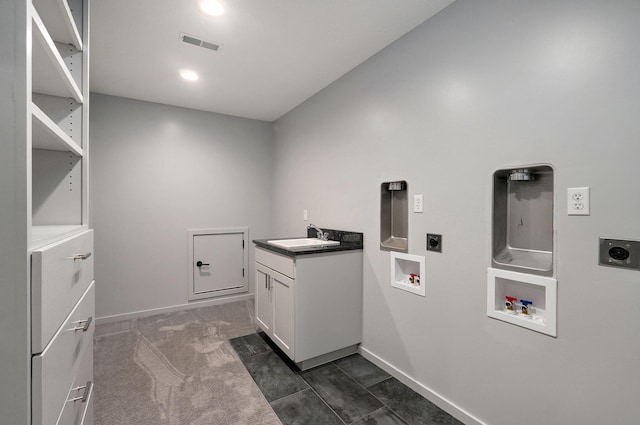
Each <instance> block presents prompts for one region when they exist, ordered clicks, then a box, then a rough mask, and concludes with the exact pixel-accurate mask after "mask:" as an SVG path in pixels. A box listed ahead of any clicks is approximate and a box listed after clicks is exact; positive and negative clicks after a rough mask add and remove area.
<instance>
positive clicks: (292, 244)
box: [267, 238, 340, 248]
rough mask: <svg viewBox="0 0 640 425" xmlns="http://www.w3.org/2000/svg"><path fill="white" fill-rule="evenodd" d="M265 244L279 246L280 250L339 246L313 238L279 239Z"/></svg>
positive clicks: (333, 242) (335, 242) (336, 242)
mask: <svg viewBox="0 0 640 425" xmlns="http://www.w3.org/2000/svg"><path fill="white" fill-rule="evenodd" d="M267 243H269V244H271V245H275V246H279V247H282V248H300V247H315V246H331V245H340V242H338V241H323V240H322V239H315V238H296V239H280V240H273V241H267Z"/></svg>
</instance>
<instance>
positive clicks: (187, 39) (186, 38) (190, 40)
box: [180, 33, 222, 52]
mask: <svg viewBox="0 0 640 425" xmlns="http://www.w3.org/2000/svg"><path fill="white" fill-rule="evenodd" d="M180 40H181V41H182V42H183V43H187V44H192V45H194V46H198V47H202V48H205V49H209V50H213V51H214V52H219V51H220V49H222V44H219V43H214V42H212V41H205V40H202V39H200V38H198V37H194V36H192V35H187V34H184V33H183V34H180Z"/></svg>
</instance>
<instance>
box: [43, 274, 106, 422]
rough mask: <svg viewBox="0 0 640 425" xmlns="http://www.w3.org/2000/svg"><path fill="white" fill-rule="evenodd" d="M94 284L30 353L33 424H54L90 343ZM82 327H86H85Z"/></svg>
mask: <svg viewBox="0 0 640 425" xmlns="http://www.w3.org/2000/svg"><path fill="white" fill-rule="evenodd" d="M94 296H95V284H94V283H91V285H89V288H88V289H87V291H86V292H85V293H84V294H83V295H82V297H81V298H80V301H79V302H78V304H77V305H76V307H75V308H74V309H73V310H72V311H71V314H70V315H69V317H68V318H67V320H65V322H64V324H63V325H62V327H61V328H60V329H59V330H58V332H57V333H56V334H55V335H54V337H53V340H51V343H50V344H49V345H48V346H47V348H46V349H45V350H44V351H43V352H42V354H39V355H37V356H33V359H32V364H31V369H32V387H31V391H32V403H33V407H32V412H33V423H34V424H35V425H49V424H51V425H55V424H56V419H57V418H58V415H59V413H60V411H61V410H62V407H63V405H64V404H65V402H66V400H67V395H68V393H69V389H70V388H72V386H71V385H72V384H73V382H74V380H75V377H76V375H77V373H78V371H79V370H80V364H81V362H82V360H83V358H84V354H85V352H87V349H88V347H90V346H91V345H92V344H93V331H94V329H95V323H94V321H93V316H94V311H95V300H94ZM85 329H86V330H85Z"/></svg>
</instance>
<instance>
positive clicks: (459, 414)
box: [358, 346, 487, 425]
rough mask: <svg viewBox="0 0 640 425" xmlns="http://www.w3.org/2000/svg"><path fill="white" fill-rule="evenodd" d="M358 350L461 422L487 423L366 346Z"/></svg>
mask: <svg viewBox="0 0 640 425" xmlns="http://www.w3.org/2000/svg"><path fill="white" fill-rule="evenodd" d="M358 352H359V353H360V354H361V355H362V357H364V358H365V359H367V360H369V361H370V362H371V363H373V364H375V365H376V366H378V367H379V368H380V369H382V370H384V371H385V372H387V373H388V374H390V375H391V376H393V377H394V378H396V379H397V380H398V381H400V382H402V383H403V384H405V385H406V386H407V387H409V388H411V389H412V390H413V391H415V392H417V393H418V394H420V395H421V396H422V397H424V398H426V399H427V400H429V401H430V402H432V403H433V404H435V405H436V406H438V407H439V408H441V409H442V410H444V411H445V412H447V413H449V414H450V415H452V416H453V417H455V418H456V419H458V420H459V421H461V422H463V423H464V424H465V425H487V424H486V423H485V422H482V421H481V420H479V419H477V418H475V417H473V416H471V415H470V414H469V413H468V412H466V411H465V410H463V409H462V408H460V407H459V406H457V405H456V404H454V403H452V402H451V401H449V400H447V399H446V398H444V397H442V396H441V395H440V394H438V393H436V392H435V391H433V390H431V389H429V388H428V387H427V386H426V385H424V384H422V383H420V382H418V381H416V380H415V379H414V378H412V377H411V376H409V375H407V374H406V373H405V372H403V371H401V370H400V369H398V368H397V367H395V366H393V365H392V364H391V363H389V362H387V361H386V360H384V359H382V358H381V357H378V356H377V355H376V354H374V353H372V352H371V351H369V350H368V349H367V348H365V347H363V346H360V348H359V349H358Z"/></svg>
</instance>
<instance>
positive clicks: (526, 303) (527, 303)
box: [520, 300, 533, 306]
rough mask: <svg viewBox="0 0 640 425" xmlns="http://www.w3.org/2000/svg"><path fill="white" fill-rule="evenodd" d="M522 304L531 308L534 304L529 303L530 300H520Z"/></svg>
mask: <svg viewBox="0 0 640 425" xmlns="http://www.w3.org/2000/svg"><path fill="white" fill-rule="evenodd" d="M520 302H521V303H522V305H524V306H529V305H531V304H533V301H529V300H520Z"/></svg>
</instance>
